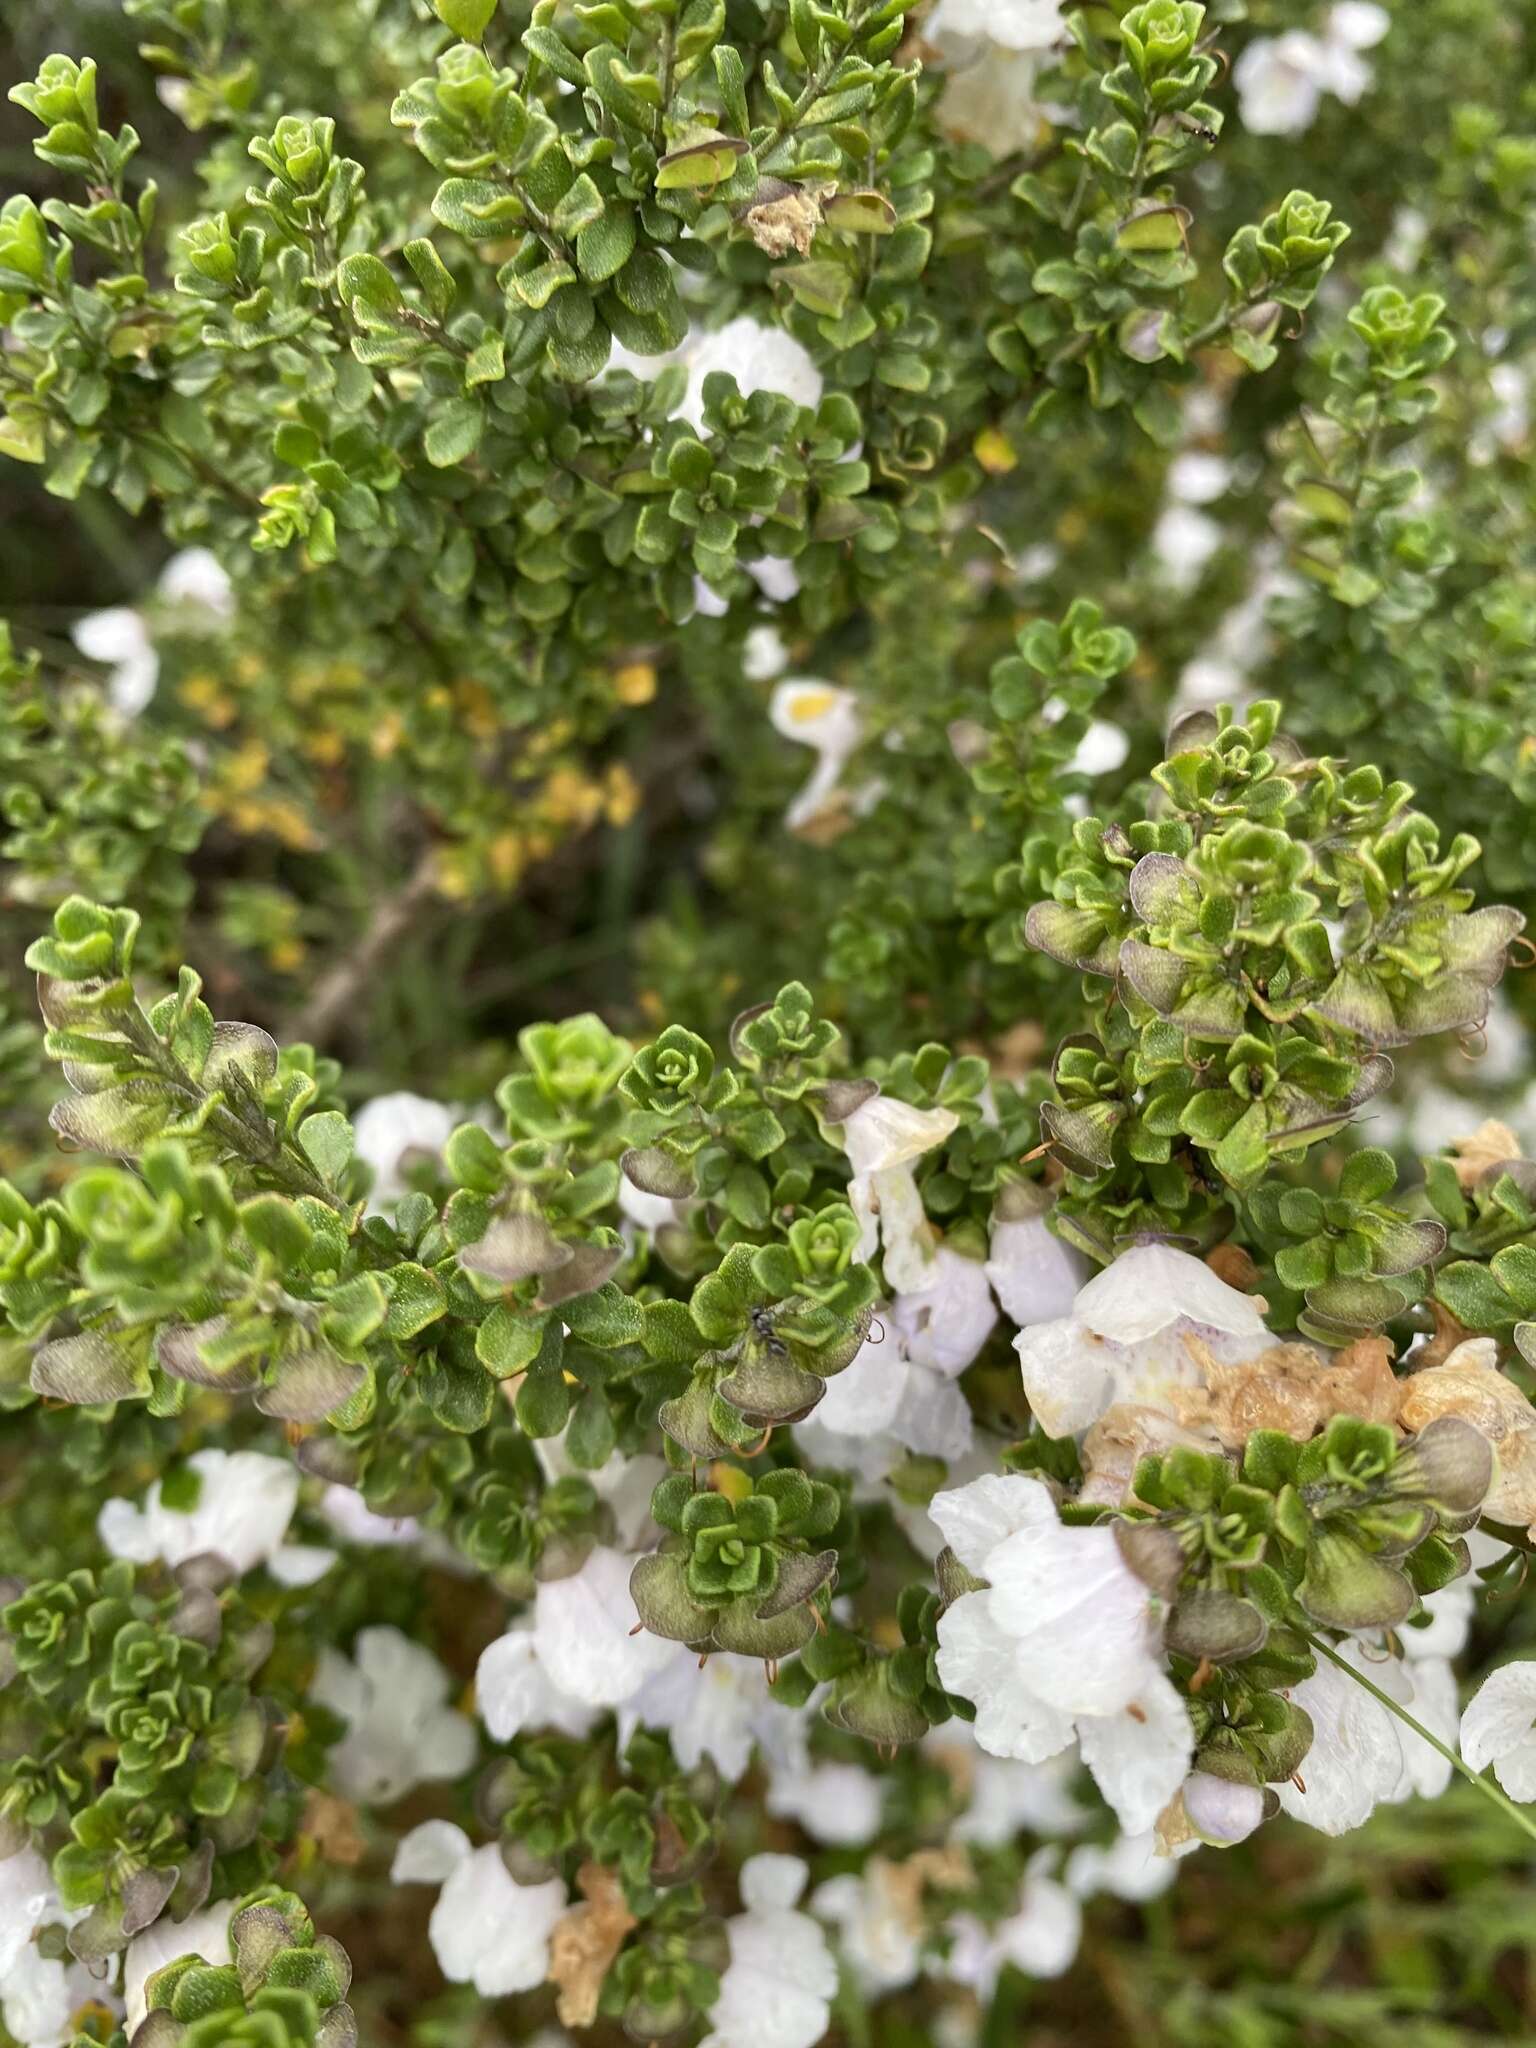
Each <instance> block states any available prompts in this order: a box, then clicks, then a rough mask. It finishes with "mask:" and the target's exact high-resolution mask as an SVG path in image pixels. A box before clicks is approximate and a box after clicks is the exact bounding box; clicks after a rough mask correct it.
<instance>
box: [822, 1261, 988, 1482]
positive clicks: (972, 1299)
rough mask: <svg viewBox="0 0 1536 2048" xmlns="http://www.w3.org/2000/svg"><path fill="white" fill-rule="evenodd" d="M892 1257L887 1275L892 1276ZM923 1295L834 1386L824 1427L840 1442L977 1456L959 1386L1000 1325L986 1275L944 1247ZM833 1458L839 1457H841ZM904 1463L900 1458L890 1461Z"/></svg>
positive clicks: (899, 1301) (894, 1310)
mask: <svg viewBox="0 0 1536 2048" xmlns="http://www.w3.org/2000/svg"><path fill="white" fill-rule="evenodd" d="M890 1263H891V1260H890V1254H889V1253H887V1259H886V1265H887V1270H889V1268H890ZM924 1281H925V1285H924V1286H923V1288H922V1290H921V1292H919V1293H916V1294H898V1295H897V1296H896V1297H895V1299H894V1300H893V1301H892V1302H891V1304H890V1306H889V1308H888V1309H886V1310H885V1311H884V1312H883V1313H882V1315H881V1318H880V1321H881V1334H880V1335H879V1337H878V1338H874V1337H871V1338H868V1339H866V1341H865V1342H864V1344H863V1345H862V1346H861V1347H860V1349H859V1351H858V1352H857V1354H856V1355H855V1357H854V1359H853V1361H852V1363H851V1364H850V1365H848V1366H847V1367H845V1368H844V1370H843V1371H842V1372H840V1373H838V1374H837V1375H836V1377H835V1378H834V1379H832V1380H830V1381H829V1382H828V1385H827V1391H826V1393H825V1395H823V1397H822V1399H821V1401H820V1402H819V1403H818V1404H817V1408H816V1423H817V1425H818V1426H819V1427H820V1428H822V1429H825V1430H828V1431H830V1432H832V1434H833V1435H835V1436H840V1437H856V1438H859V1439H861V1440H863V1441H865V1442H866V1443H869V1442H872V1441H873V1440H875V1439H877V1438H888V1439H890V1443H891V1445H892V1446H893V1447H900V1448H901V1449H905V1450H909V1451H917V1452H919V1453H921V1454H922V1455H923V1456H925V1457H935V1458H944V1459H946V1460H953V1459H956V1458H962V1457H964V1456H965V1454H966V1452H967V1451H968V1450H969V1449H970V1447H971V1443H972V1439H973V1434H974V1432H973V1425H972V1421H971V1411H970V1407H969V1405H968V1403H967V1401H966V1399H965V1396H964V1394H963V1393H962V1392H961V1391H960V1389H959V1387H957V1386H956V1385H955V1384H954V1381H955V1379H956V1377H957V1376H958V1375H959V1374H960V1373H962V1372H964V1370H965V1368H966V1367H967V1366H968V1365H969V1364H970V1363H971V1360H972V1359H973V1358H974V1357H975V1356H976V1354H977V1352H978V1351H979V1350H980V1349H981V1347H982V1345H983V1344H985V1342H986V1341H987V1338H988V1336H989V1335H990V1334H991V1332H992V1329H993V1326H994V1325H995V1324H996V1322H997V1308H996V1305H995V1303H994V1302H993V1299H992V1290H991V1288H990V1287H989V1286H988V1284H987V1276H986V1271H985V1269H984V1268H983V1267H982V1266H981V1265H980V1264H979V1262H978V1261H977V1260H975V1259H968V1258H965V1257H963V1256H962V1254H961V1253H959V1252H956V1251H952V1250H950V1248H949V1247H948V1246H947V1245H940V1246H939V1247H938V1249H937V1251H936V1252H935V1253H934V1255H933V1258H932V1259H931V1260H930V1261H929V1263H928V1265H927V1266H926V1267H925V1268H924ZM831 1455H832V1456H834V1457H836V1456H837V1455H838V1453H837V1452H836V1451H835V1450H833V1451H832V1452H831ZM889 1462H890V1463H892V1464H894V1463H896V1462H898V1459H897V1457H896V1456H895V1454H894V1449H893V1454H892V1456H891V1458H890V1460H889Z"/></svg>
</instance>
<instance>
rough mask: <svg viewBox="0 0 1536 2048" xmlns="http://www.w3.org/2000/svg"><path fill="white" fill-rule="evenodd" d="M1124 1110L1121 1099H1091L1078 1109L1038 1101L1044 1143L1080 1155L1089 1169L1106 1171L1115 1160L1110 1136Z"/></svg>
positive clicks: (1077, 1156)
mask: <svg viewBox="0 0 1536 2048" xmlns="http://www.w3.org/2000/svg"><path fill="white" fill-rule="evenodd" d="M1125 1113H1126V1106H1125V1104H1124V1103H1123V1102H1095V1103H1091V1104H1089V1105H1088V1106H1087V1107H1086V1108H1082V1109H1079V1108H1075V1107H1072V1106H1070V1105H1069V1104H1067V1103H1065V1102H1042V1103H1041V1105H1040V1129H1041V1131H1042V1132H1043V1134H1044V1136H1045V1138H1046V1140H1047V1142H1048V1143H1050V1144H1052V1145H1055V1146H1057V1147H1058V1148H1059V1149H1060V1150H1061V1151H1063V1152H1065V1153H1068V1154H1069V1155H1070V1156H1071V1157H1072V1158H1073V1159H1080V1160H1081V1161H1082V1162H1083V1164H1084V1165H1085V1166H1086V1167H1087V1169H1088V1171H1089V1172H1090V1173H1107V1172H1108V1171H1109V1169H1110V1168H1111V1167H1112V1166H1113V1165H1114V1163H1115V1151H1114V1137H1115V1132H1116V1130H1117V1129H1118V1128H1119V1127H1120V1125H1121V1124H1122V1123H1123V1122H1124V1121H1125Z"/></svg>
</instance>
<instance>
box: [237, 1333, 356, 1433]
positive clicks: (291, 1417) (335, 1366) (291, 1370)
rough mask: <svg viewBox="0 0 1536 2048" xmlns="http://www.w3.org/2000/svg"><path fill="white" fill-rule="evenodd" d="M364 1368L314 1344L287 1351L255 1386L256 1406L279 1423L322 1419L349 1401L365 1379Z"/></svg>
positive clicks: (321, 1420) (319, 1420) (318, 1420)
mask: <svg viewBox="0 0 1536 2048" xmlns="http://www.w3.org/2000/svg"><path fill="white" fill-rule="evenodd" d="M367 1377H368V1374H367V1372H366V1370H365V1369H364V1368H363V1367H362V1366H360V1365H351V1364H349V1363H348V1362H347V1361H346V1360H345V1359H344V1358H338V1357H337V1355H336V1353H335V1352H334V1351H328V1350H326V1349H325V1348H324V1347H323V1346H317V1347H315V1348H314V1349H313V1350H308V1351H291V1352H289V1353H288V1355H287V1356H286V1357H285V1358H281V1359H279V1360H278V1362H277V1364H276V1366H274V1368H273V1370H272V1378H271V1380H270V1382H269V1383H268V1384H267V1385H266V1386H264V1387H262V1388H260V1389H259V1391H258V1392H257V1395H256V1406H257V1407H258V1408H259V1409H260V1410H261V1413H262V1414H263V1415H273V1416H276V1417H277V1418H278V1420H279V1421H282V1422H323V1421H324V1419H325V1417H326V1416H327V1415H329V1414H330V1413H331V1412H332V1410H333V1409H336V1408H340V1407H341V1406H342V1404H343V1402H345V1401H349V1400H351V1398H352V1396H353V1395H354V1394H355V1393H356V1392H357V1390H358V1388H359V1387H360V1386H362V1385H363V1383H364V1381H365V1380H366V1379H367Z"/></svg>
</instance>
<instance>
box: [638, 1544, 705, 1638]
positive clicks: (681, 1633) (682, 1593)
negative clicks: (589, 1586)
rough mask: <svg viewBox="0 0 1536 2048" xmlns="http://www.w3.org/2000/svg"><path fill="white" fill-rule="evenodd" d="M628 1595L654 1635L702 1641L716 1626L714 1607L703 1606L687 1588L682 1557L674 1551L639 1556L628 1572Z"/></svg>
mask: <svg viewBox="0 0 1536 2048" xmlns="http://www.w3.org/2000/svg"><path fill="white" fill-rule="evenodd" d="M629 1597H630V1598H631V1599H632V1600H633V1601H634V1603H635V1612H636V1613H637V1614H638V1615H639V1617H640V1619H641V1620H642V1621H643V1622H644V1623H645V1625H646V1627H647V1628H648V1629H649V1630H650V1632H651V1634H652V1635H653V1636H665V1637H666V1638H667V1640H668V1641H669V1642H673V1643H702V1642H704V1641H705V1640H706V1639H707V1638H708V1636H709V1632H710V1630H711V1629H712V1628H713V1627H714V1622H715V1610H714V1609H713V1608H712V1607H701V1606H700V1605H699V1603H698V1601H697V1600H695V1599H694V1597H693V1595H692V1594H691V1593H690V1592H689V1590H688V1575H687V1571H686V1569H685V1567H684V1564H683V1560H682V1559H681V1558H680V1557H677V1556H675V1555H674V1554H673V1553H672V1552H671V1551H666V1550H659V1551H653V1552H652V1553H651V1554H650V1555H649V1556H646V1557H637V1558H636V1559H635V1565H634V1569H633V1571H631V1573H630V1575H629Z"/></svg>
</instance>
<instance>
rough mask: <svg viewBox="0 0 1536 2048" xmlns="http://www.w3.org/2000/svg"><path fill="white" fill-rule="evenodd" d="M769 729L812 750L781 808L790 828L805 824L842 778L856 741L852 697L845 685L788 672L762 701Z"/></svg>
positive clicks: (858, 735)
mask: <svg viewBox="0 0 1536 2048" xmlns="http://www.w3.org/2000/svg"><path fill="white" fill-rule="evenodd" d="M768 718H769V722H770V723H771V724H772V726H773V729H774V731H775V732H778V733H782V734H783V736H784V738H785V739H789V740H794V741H795V742H796V743H797V744H798V745H800V746H802V747H813V748H814V749H815V751H816V766H815V768H814V770H813V771H812V773H811V779H810V781H809V782H807V784H806V785H805V787H804V789H802V790H801V792H800V794H799V795H798V796H797V797H796V798H795V800H794V802H793V803H792V804H791V805H790V807H789V809H788V810H787V811H786V812H785V813H784V822H785V824H786V825H788V826H789V828H790V830H791V831H797V830H798V829H799V828H800V826H802V825H807V824H809V823H810V821H811V820H812V819H813V818H815V817H817V816H819V814H820V813H821V812H822V811H824V810H825V809H826V807H827V802H828V799H829V798H830V797H831V796H832V794H833V792H834V791H835V790H836V789H837V787H838V785H839V783H840V782H841V780H842V774H843V770H844V768H845V767H846V766H847V764H848V757H849V756H850V755H851V754H852V752H853V750H854V748H855V747H857V745H858V744H859V740H860V738H861V737H862V733H863V726H862V722H861V720H860V718H859V706H858V700H857V699H856V698H855V696H854V694H853V692H852V691H851V690H840V689H839V688H838V687H837V685H836V684H835V683H823V682H819V681H818V680H817V679H816V678H815V677H812V676H794V677H791V678H789V679H788V680H786V681H785V682H782V683H779V684H777V685H776V686H775V688H774V692H773V696H772V697H771V698H770V700H769V704H768Z"/></svg>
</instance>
